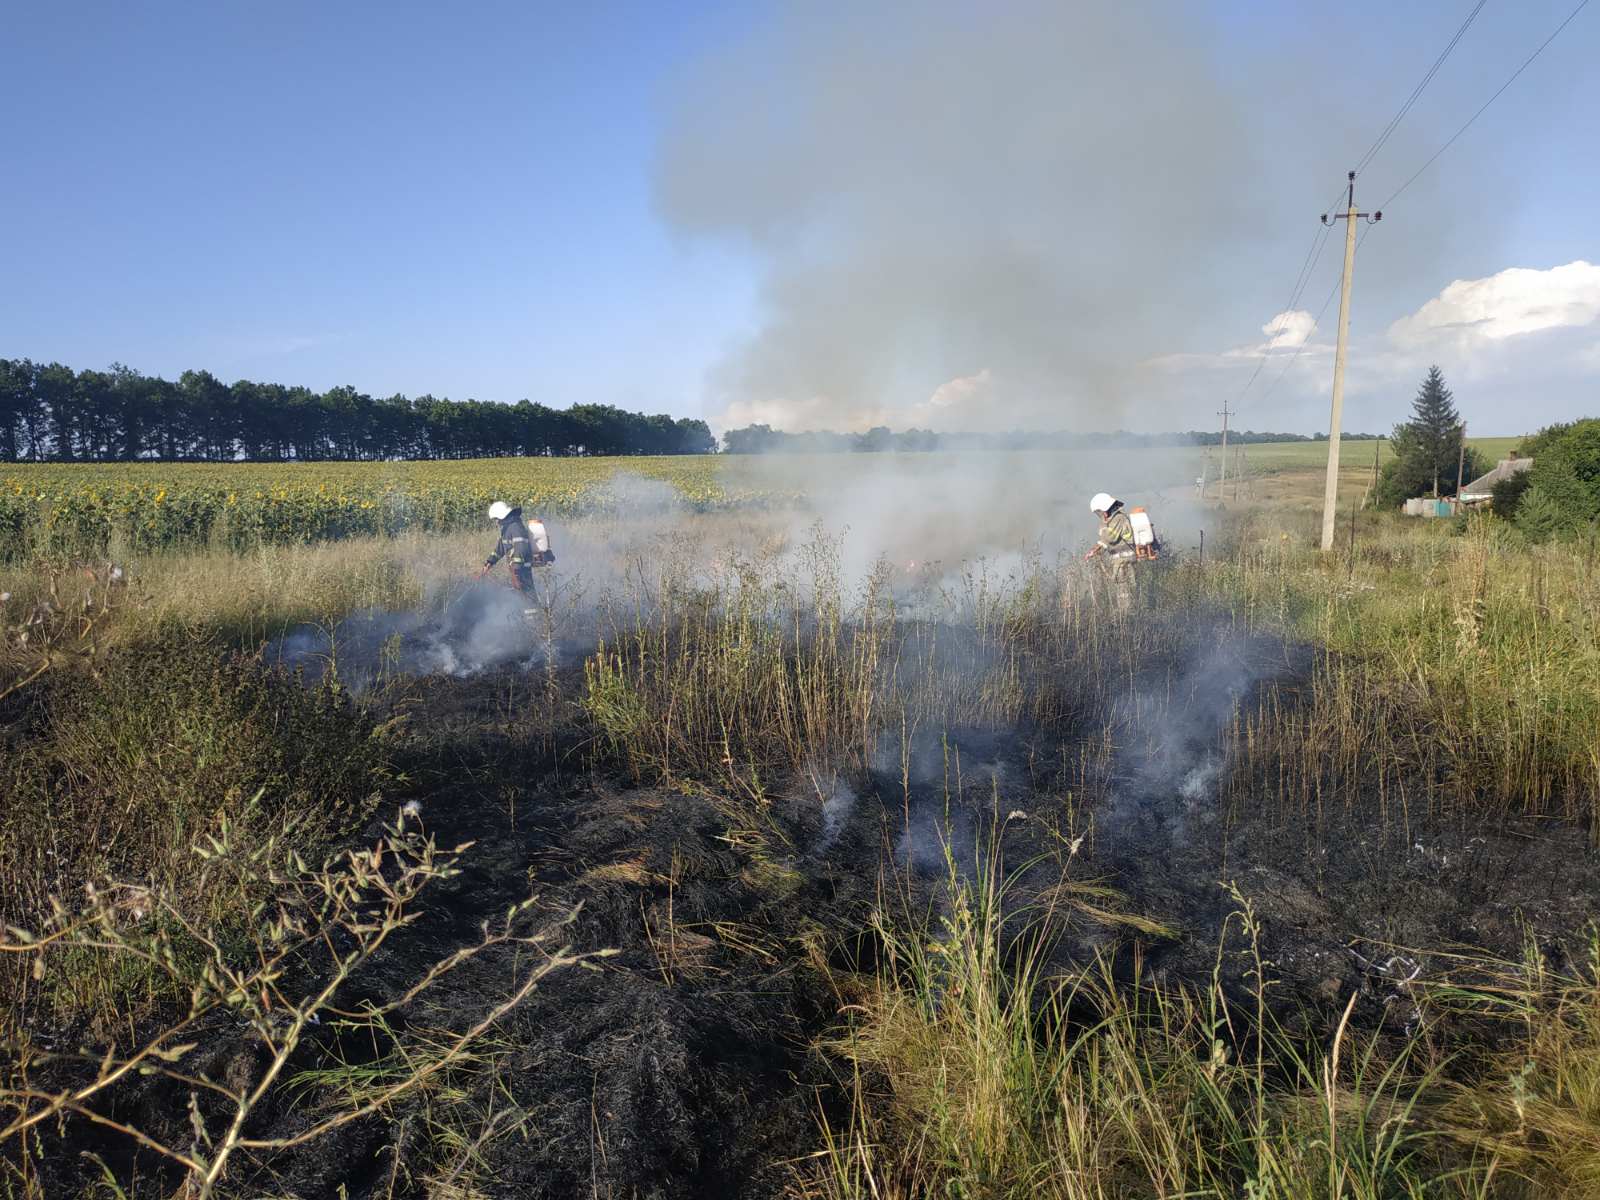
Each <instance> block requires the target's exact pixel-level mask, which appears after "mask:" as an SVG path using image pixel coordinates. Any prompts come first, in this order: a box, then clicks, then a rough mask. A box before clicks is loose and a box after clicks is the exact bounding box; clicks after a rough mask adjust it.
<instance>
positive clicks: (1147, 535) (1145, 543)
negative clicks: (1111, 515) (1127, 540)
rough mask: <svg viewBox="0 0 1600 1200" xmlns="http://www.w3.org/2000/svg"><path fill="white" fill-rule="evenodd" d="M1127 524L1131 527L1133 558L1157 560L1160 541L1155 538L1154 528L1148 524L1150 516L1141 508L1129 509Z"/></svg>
mask: <svg viewBox="0 0 1600 1200" xmlns="http://www.w3.org/2000/svg"><path fill="white" fill-rule="evenodd" d="M1128 524H1129V525H1132V526H1133V556H1134V557H1135V558H1143V559H1153V558H1159V557H1160V555H1161V540H1160V539H1159V538H1157V537H1156V527H1155V526H1154V525H1153V524H1151V522H1150V514H1149V513H1147V512H1145V510H1144V509H1142V508H1130V509H1129V510H1128Z"/></svg>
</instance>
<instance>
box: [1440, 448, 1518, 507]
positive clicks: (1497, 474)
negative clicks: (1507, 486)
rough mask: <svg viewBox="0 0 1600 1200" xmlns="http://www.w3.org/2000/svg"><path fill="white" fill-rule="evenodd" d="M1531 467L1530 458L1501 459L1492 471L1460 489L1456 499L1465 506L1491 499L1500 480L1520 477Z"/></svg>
mask: <svg viewBox="0 0 1600 1200" xmlns="http://www.w3.org/2000/svg"><path fill="white" fill-rule="evenodd" d="M1531 466H1533V459H1531V458H1502V459H1501V460H1500V461H1499V463H1497V464H1496V465H1495V468H1494V470H1492V471H1490V472H1489V473H1488V474H1487V475H1480V476H1478V478H1476V479H1474V480H1473V481H1472V482H1471V483H1469V484H1467V486H1466V487H1464V488H1462V489H1461V491H1460V494H1459V495H1458V496H1457V499H1459V500H1461V501H1462V502H1463V503H1465V504H1471V503H1473V502H1475V501H1479V500H1489V499H1492V498H1493V497H1494V485H1495V484H1497V483H1499V482H1500V481H1501V480H1502V479H1510V478H1512V477H1513V476H1515V475H1521V474H1522V473H1523V472H1524V471H1526V470H1527V469H1528V468H1529V467H1531Z"/></svg>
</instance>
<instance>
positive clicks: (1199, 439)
mask: <svg viewBox="0 0 1600 1200" xmlns="http://www.w3.org/2000/svg"><path fill="white" fill-rule="evenodd" d="M1378 436H1379V435H1378V434H1375V433H1347V434H1345V435H1344V440H1346V441H1376V440H1377V438H1378ZM1327 440H1328V435H1327V434H1325V433H1318V434H1312V435H1307V434H1303V433H1257V432H1256V431H1255V430H1252V429H1230V430H1229V431H1228V443H1229V444H1230V445H1235V446H1239V445H1248V446H1253V445H1257V444H1259V443H1263V442H1325V441H1327ZM1221 442H1222V433H1221V431H1219V430H1198V429H1191V430H1189V431H1188V432H1186V433H1129V432H1127V431H1126V430H1117V431H1116V432H1115V433H1032V432H1025V431H1015V432H1010V433H933V432H932V431H930V430H926V429H907V430H905V431H904V432H901V433H896V432H894V431H893V430H891V429H889V428H888V427H887V426H882V425H880V426H877V427H875V428H872V429H869V430H867V431H866V432H865V433H834V432H831V431H817V432H811V433H785V432H784V431H783V430H781V429H773V428H772V427H771V426H770V425H746V426H744V427H743V428H742V429H730V430H728V431H727V432H726V433H724V434H723V435H722V447H723V450H724V452H725V453H728V454H837V453H862V454H871V453H881V452H886V451H915V450H1124V449H1138V448H1144V447H1152V446H1216V445H1220V444H1221Z"/></svg>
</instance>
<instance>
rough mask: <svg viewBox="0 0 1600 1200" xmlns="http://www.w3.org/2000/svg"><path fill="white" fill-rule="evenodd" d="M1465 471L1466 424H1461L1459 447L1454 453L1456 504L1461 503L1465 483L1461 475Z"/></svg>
mask: <svg viewBox="0 0 1600 1200" xmlns="http://www.w3.org/2000/svg"><path fill="white" fill-rule="evenodd" d="M1466 469H1467V423H1466V422H1465V421H1463V422H1461V446H1460V448H1459V449H1458V450H1457V451H1456V503H1457V504H1460V503H1461V485H1462V484H1464V483H1465V482H1466V480H1465V479H1463V478H1461V473H1462V472H1463V471H1465V470H1466Z"/></svg>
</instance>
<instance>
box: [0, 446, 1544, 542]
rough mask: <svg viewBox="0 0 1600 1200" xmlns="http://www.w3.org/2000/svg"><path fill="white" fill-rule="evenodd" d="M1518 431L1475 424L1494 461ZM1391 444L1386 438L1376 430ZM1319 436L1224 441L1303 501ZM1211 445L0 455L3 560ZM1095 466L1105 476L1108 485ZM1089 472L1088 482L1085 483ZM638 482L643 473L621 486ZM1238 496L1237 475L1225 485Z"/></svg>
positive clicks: (1069, 487)
mask: <svg viewBox="0 0 1600 1200" xmlns="http://www.w3.org/2000/svg"><path fill="white" fill-rule="evenodd" d="M1517 440H1518V439H1516V438H1479V439H1473V440H1472V441H1471V443H1470V444H1471V445H1472V447H1473V448H1474V449H1475V450H1477V451H1478V452H1479V453H1480V454H1482V455H1483V457H1484V458H1485V459H1486V460H1489V461H1493V460H1495V459H1498V458H1502V457H1504V456H1505V455H1506V453H1507V452H1508V451H1509V450H1510V449H1511V448H1512V447H1513V446H1514V445H1515V444H1516V442H1517ZM1373 445H1374V444H1373V443H1372V442H1348V443H1346V444H1345V446H1344V449H1343V459H1342V463H1341V466H1342V468H1343V469H1342V471H1341V504H1343V503H1345V502H1346V501H1347V499H1348V497H1350V496H1359V495H1360V494H1361V492H1362V491H1363V490H1364V488H1365V485H1366V483H1367V482H1370V478H1371V463H1372V450H1373ZM1378 445H1379V448H1380V450H1381V452H1382V453H1383V454H1385V455H1386V454H1387V453H1388V443H1387V442H1382V443H1378ZM1326 457H1327V444H1326V443H1324V442H1279V443H1266V444H1261V445H1252V446H1245V447H1241V448H1239V449H1238V451H1237V452H1236V453H1235V452H1230V467H1229V470H1230V473H1231V474H1232V475H1233V476H1234V478H1235V480H1239V479H1244V480H1247V481H1249V482H1250V484H1251V490H1250V494H1251V495H1252V496H1253V498H1258V499H1262V500H1267V501H1281V502H1285V503H1304V502H1309V501H1311V500H1314V499H1315V498H1316V497H1319V496H1320V495H1321V486H1320V482H1319V479H1318V476H1317V472H1318V471H1319V470H1320V469H1321V467H1322V465H1323V464H1324V463H1325V462H1326ZM1220 461H1221V460H1220V454H1219V453H1218V451H1217V450H1216V449H1214V448H1203V447H1173V448H1166V447H1164V448H1152V449H1110V450H1050V451H993V452H982V451H980V452H972V453H964V454H963V453H937V452H935V453H918V454H895V455H892V456H885V455H810V454H805V455H773V456H769V457H744V456H715V457H714V456H709V455H706V456H679V457H668V458H648V457H630V458H502V459H473V460H458V461H443V462H441V461H433V462H393V463H390V462H384V463H372V462H360V463H287V464H285V463H237V464H227V463H194V464H185V463H126V464H82V465H79V464H60V463H54V464H42V465H34V464H14V465H10V466H6V467H0V561H9V562H20V561H26V560H28V559H30V558H35V557H54V558H72V557H83V556H98V555H105V554H108V553H147V552H150V551H152V550H167V549H181V548H187V547H195V546H203V545H209V544H212V543H219V544H222V545H225V546H227V547H230V548H232V549H235V550H246V549H250V548H252V547H255V546H262V545H303V544H307V543H312V542H319V541H330V540H336V539H340V538H347V537H358V536H381V535H387V534H395V533H399V532H402V531H412V532H423V533H439V532H450V531H454V530H459V529H466V528H472V527H475V526H478V525H480V524H481V523H482V521H481V517H482V513H483V510H484V508H485V507H486V506H487V505H488V503H489V501H491V500H493V499H497V498H499V499H506V500H509V501H512V502H514V503H519V504H522V505H524V506H525V507H527V508H528V509H529V511H537V512H539V513H541V514H543V515H546V516H554V517H568V516H574V515H578V514H580V513H584V512H592V511H596V510H600V509H604V508H606V507H607V506H608V505H610V504H612V503H613V502H614V501H615V500H616V498H617V496H618V495H619V489H618V482H617V481H618V477H619V475H624V476H628V477H633V478H634V479H636V480H643V481H646V483H645V484H644V486H645V487H646V488H648V487H649V485H650V483H652V482H653V483H656V484H660V485H664V486H665V487H666V488H668V489H670V491H666V492H663V493H662V498H664V499H666V500H670V501H672V502H673V503H676V504H681V505H682V506H683V507H685V508H688V509H691V510H694V511H709V510H717V509H730V508H732V509H737V508H770V507H788V506H795V505H804V504H806V503H807V502H808V501H809V500H810V499H812V492H813V490H814V489H816V488H817V487H819V486H827V485H825V484H822V483H819V481H820V480H827V481H830V482H831V481H832V480H835V479H837V478H839V477H841V476H843V475H863V474H867V473H870V472H879V471H882V472H892V473H893V474H895V475H897V476H900V477H905V476H913V477H923V478H927V479H928V480H930V481H935V480H937V479H939V478H940V477H941V476H942V475H947V474H948V475H962V474H964V475H970V476H977V477H981V478H988V479H992V480H994V481H996V485H997V486H1002V485H1003V483H1004V481H1005V480H1007V479H1012V478H1016V477H1019V476H1031V477H1040V476H1045V477H1052V478H1058V479H1059V480H1060V481H1061V491H1062V493H1063V499H1065V498H1067V497H1068V496H1069V495H1071V496H1075V495H1076V493H1077V492H1080V491H1084V490H1085V487H1086V486H1089V485H1090V484H1093V486H1092V487H1090V489H1089V490H1098V489H1099V487H1101V486H1112V487H1119V488H1126V489H1127V490H1128V491H1129V494H1140V495H1144V496H1154V495H1155V494H1156V493H1158V492H1160V491H1163V490H1173V489H1178V490H1180V491H1181V490H1186V489H1188V488H1189V487H1191V486H1192V484H1193V482H1194V480H1195V479H1196V478H1198V477H1199V476H1200V475H1201V474H1202V473H1205V474H1207V475H1208V477H1209V478H1211V479H1213V480H1214V479H1215V476H1216V472H1217V468H1218V465H1219V464H1220ZM1096 480H1104V481H1106V482H1105V483H1104V484H1103V485H1102V484H1099V483H1094V481H1096ZM1079 481H1084V482H1082V483H1080V482H1079ZM627 486H631V487H633V489H634V491H635V492H636V491H637V490H638V485H637V483H634V484H631V485H627ZM1231 496H1232V498H1235V499H1237V498H1239V493H1238V489H1237V487H1235V489H1234V490H1233V492H1232V493H1231Z"/></svg>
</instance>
